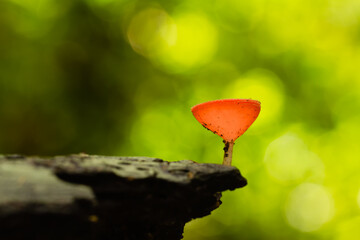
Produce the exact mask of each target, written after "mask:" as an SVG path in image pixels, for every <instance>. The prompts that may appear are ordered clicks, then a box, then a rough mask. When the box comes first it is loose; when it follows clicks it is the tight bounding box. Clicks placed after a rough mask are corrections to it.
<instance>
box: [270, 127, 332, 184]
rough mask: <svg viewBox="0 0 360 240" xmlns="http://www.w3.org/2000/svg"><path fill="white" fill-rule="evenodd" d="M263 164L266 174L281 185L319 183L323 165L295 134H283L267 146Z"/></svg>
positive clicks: (322, 173) (322, 177)
mask: <svg viewBox="0 0 360 240" xmlns="http://www.w3.org/2000/svg"><path fill="white" fill-rule="evenodd" d="M264 162H265V166H266V169H267V171H268V173H269V174H270V175H271V176H272V177H273V178H275V179H276V180H278V181H281V182H283V183H287V182H294V181H301V180H303V179H306V180H312V181H317V182H321V181H322V180H323V179H324V177H325V173H324V165H323V163H322V161H321V159H320V158H319V157H318V156H316V155H315V154H314V153H312V152H310V151H309V150H308V148H307V146H306V145H305V143H304V142H303V141H302V140H301V139H300V138H299V137H297V136H296V135H295V134H291V133H288V134H285V135H283V136H281V137H279V138H277V139H275V140H274V141H273V142H271V143H270V144H269V146H268V147H267V149H266V152H265V157H264Z"/></svg>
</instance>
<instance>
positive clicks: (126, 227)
mask: <svg viewBox="0 0 360 240" xmlns="http://www.w3.org/2000/svg"><path fill="white" fill-rule="evenodd" d="M245 185H246V180H245V179H244V178H243V177H242V176H241V174H240V172H239V170H238V169H236V168H235V167H230V166H223V165H217V164H198V163H195V162H193V161H189V160H183V161H178V162H166V161H163V160H161V159H157V158H147V157H108V156H90V155H86V154H78V155H70V156H56V157H50V158H41V157H24V156H20V155H8V156H0V239H166V240H171V239H181V238H182V232H183V228H184V225H185V223H186V222H188V221H190V220H191V219H193V218H199V217H203V216H206V215H209V214H210V213H211V211H212V210H214V209H216V208H217V207H219V205H220V204H221V201H220V197H221V193H220V192H222V191H225V190H234V189H236V188H239V187H243V186H245Z"/></svg>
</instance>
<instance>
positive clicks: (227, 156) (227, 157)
mask: <svg viewBox="0 0 360 240" xmlns="http://www.w3.org/2000/svg"><path fill="white" fill-rule="evenodd" d="M224 143H225V147H224V161H223V165H226V166H231V161H232V152H233V147H234V142H233V141H231V142H228V141H225V140H224Z"/></svg>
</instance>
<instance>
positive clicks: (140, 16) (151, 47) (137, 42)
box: [127, 8, 176, 58]
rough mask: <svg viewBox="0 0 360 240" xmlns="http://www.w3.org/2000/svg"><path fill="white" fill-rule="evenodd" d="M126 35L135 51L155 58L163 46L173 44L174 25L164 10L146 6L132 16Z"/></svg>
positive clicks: (174, 35)
mask: <svg viewBox="0 0 360 240" xmlns="http://www.w3.org/2000/svg"><path fill="white" fill-rule="evenodd" d="M127 37H128V40H129V43H130V45H131V47H132V48H133V50H134V51H135V52H137V53H139V54H141V55H144V56H146V57H150V58H152V57H155V58H156V57H158V56H159V54H161V52H162V50H163V49H164V48H166V47H168V46H171V45H173V44H175V41H176V25H175V23H174V21H173V19H172V18H171V17H170V16H169V15H168V14H167V12H165V11H164V10H162V9H159V8H147V9H145V10H142V11H140V12H139V13H137V14H136V15H135V16H133V18H132V19H131V22H130V24H129V26H128V29H127Z"/></svg>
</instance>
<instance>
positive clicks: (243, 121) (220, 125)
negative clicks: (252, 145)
mask: <svg viewBox="0 0 360 240" xmlns="http://www.w3.org/2000/svg"><path fill="white" fill-rule="evenodd" d="M260 108H261V107H260V102H259V101H257V100H251V99H221V100H214V101H209V102H204V103H201V104H198V105H195V106H194V107H192V108H191V111H192V113H193V114H194V117H195V118H196V120H198V121H199V122H200V123H201V124H202V125H203V126H204V127H205V128H207V129H208V130H210V131H212V132H213V133H215V134H217V135H219V136H220V137H222V139H224V143H225V147H224V161H223V164H224V165H228V166H231V161H232V151H233V146H234V142H235V140H236V139H237V138H238V137H240V136H241V135H242V134H244V132H245V131H246V130H247V129H248V128H249V127H250V126H251V124H252V123H253V122H254V121H255V120H256V118H257V117H258V115H259V112H260Z"/></svg>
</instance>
